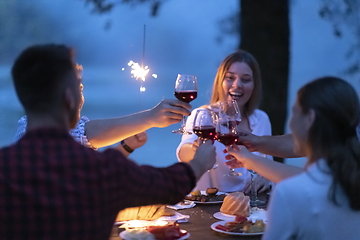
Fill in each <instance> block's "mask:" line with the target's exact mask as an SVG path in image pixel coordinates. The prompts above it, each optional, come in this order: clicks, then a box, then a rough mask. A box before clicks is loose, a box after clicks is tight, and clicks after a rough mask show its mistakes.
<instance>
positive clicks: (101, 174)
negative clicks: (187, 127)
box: [0, 45, 216, 239]
mask: <svg viewBox="0 0 360 240" xmlns="http://www.w3.org/2000/svg"><path fill="white" fill-rule="evenodd" d="M73 55H74V54H73V50H72V49H71V48H68V47H66V46H64V45H39V46H33V47H30V48H28V49H26V50H25V51H24V52H23V53H21V54H20V56H19V57H18V58H17V59H16V61H15V63H14V65H13V68H12V75H13V81H14V85H15V89H16V92H17V95H18V97H19V100H20V102H21V104H22V105H23V107H24V109H25V112H26V115H27V118H28V124H27V131H26V134H25V135H24V136H23V137H22V138H21V139H20V140H19V141H18V142H17V143H16V144H14V145H11V146H8V147H5V148H2V149H0V192H1V193H2V196H1V198H0V213H1V214H0V239H108V238H109V236H110V232H111V229H112V225H113V222H114V220H115V217H116V215H117V213H118V212H119V211H120V210H122V209H124V208H127V207H133V206H141V205H150V204H175V203H177V202H179V201H180V200H182V199H183V198H184V196H185V195H186V194H188V193H189V192H190V191H191V190H192V189H193V187H194V186H195V183H196V181H197V180H198V179H199V178H200V177H201V175H202V174H203V173H204V172H205V171H206V170H208V169H211V168H212V166H213V165H214V163H215V156H216V154H215V149H214V147H213V146H212V144H211V141H208V142H206V143H204V144H202V145H200V146H199V148H198V149H197V150H196V153H195V156H194V159H193V160H192V161H190V162H189V163H175V164H173V165H171V166H169V167H166V168H155V167H152V166H139V165H137V164H136V163H134V162H133V161H131V160H129V159H127V158H125V157H124V156H123V155H122V154H121V153H120V152H119V151H117V150H115V149H108V150H106V151H104V152H97V151H94V150H93V149H90V148H86V147H84V146H82V145H81V144H79V143H77V142H75V140H74V139H73V138H72V137H71V136H70V135H69V129H70V128H73V127H74V126H75V124H76V123H77V121H78V119H79V109H80V104H81V102H82V101H81V78H80V77H79V76H78V72H77V69H76V64H75V63H74V61H73Z"/></svg>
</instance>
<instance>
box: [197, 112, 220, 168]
mask: <svg viewBox="0 0 360 240" xmlns="http://www.w3.org/2000/svg"><path fill="white" fill-rule="evenodd" d="M193 132H194V133H195V134H196V135H197V136H198V137H199V138H200V139H201V140H202V142H203V143H205V142H206V140H212V141H214V140H215V139H216V115H215V113H214V112H213V111H212V110H210V109H206V108H200V109H198V110H196V113H195V117H194V123H193ZM217 166H218V164H217V163H216V164H215V165H214V167H213V169H214V168H216V167H217Z"/></svg>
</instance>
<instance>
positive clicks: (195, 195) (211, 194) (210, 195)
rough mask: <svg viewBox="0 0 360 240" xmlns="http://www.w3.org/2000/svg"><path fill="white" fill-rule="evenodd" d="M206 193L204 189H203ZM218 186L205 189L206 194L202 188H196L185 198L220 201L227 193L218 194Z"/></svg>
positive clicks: (199, 200)
mask: <svg viewBox="0 0 360 240" xmlns="http://www.w3.org/2000/svg"><path fill="white" fill-rule="evenodd" d="M203 193H204V191H203ZM217 193H218V189H217V188H211V189H210V188H208V189H207V190H206V191H205V194H202V193H201V191H200V190H196V191H193V192H191V193H190V195H187V196H186V197H185V200H189V201H197V202H219V201H223V200H224V198H225V196H226V194H223V193H222V194H217Z"/></svg>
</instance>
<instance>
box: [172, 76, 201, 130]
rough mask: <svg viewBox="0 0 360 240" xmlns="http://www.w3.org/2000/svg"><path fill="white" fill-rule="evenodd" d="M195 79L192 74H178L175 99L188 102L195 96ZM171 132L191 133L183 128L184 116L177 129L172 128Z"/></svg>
mask: <svg viewBox="0 0 360 240" xmlns="http://www.w3.org/2000/svg"><path fill="white" fill-rule="evenodd" d="M197 91H198V88H197V79H196V76H193V75H185V74H178V76H177V78H176V82H175V92H174V95H175V97H176V98H177V99H179V100H181V101H184V102H186V103H190V102H191V101H193V100H194V99H196V97H197ZM172 132H173V133H178V134H191V132H189V131H187V130H186V129H185V116H183V118H182V124H181V127H180V128H179V129H177V130H173V131H172Z"/></svg>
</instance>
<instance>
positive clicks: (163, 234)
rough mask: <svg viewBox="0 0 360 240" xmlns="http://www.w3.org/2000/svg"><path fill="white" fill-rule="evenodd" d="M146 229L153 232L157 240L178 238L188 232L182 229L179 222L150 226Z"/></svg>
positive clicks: (174, 239)
mask: <svg viewBox="0 0 360 240" xmlns="http://www.w3.org/2000/svg"><path fill="white" fill-rule="evenodd" d="M146 230H147V231H149V232H150V233H152V234H153V235H154V236H155V239H156V240H176V239H179V238H181V237H182V236H185V235H186V234H187V232H186V231H183V232H182V231H181V230H180V227H179V224H178V223H177V222H173V223H170V224H168V225H165V226H149V227H147V228H146Z"/></svg>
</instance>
